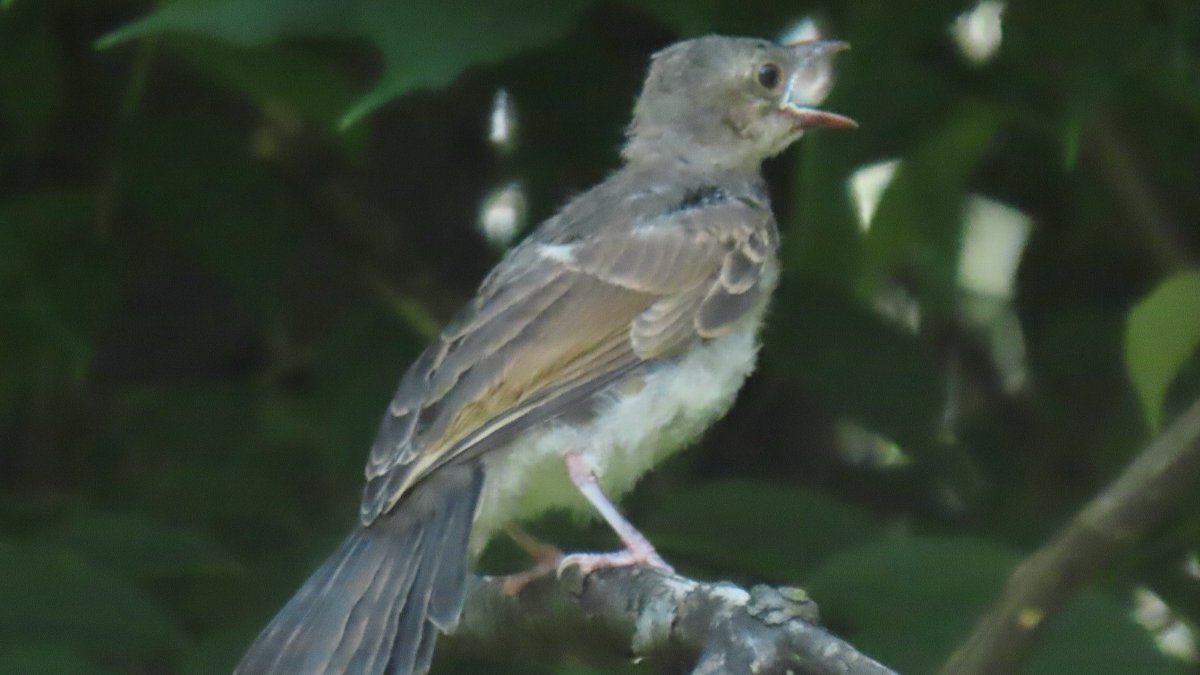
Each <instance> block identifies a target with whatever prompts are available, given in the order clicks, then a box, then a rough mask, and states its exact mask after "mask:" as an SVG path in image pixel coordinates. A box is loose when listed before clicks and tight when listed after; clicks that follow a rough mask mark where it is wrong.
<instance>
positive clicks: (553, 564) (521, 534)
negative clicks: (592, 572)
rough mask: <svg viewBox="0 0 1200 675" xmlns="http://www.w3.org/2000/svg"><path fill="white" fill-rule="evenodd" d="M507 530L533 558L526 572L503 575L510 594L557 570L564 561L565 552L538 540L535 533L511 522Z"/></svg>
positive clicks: (506, 591)
mask: <svg viewBox="0 0 1200 675" xmlns="http://www.w3.org/2000/svg"><path fill="white" fill-rule="evenodd" d="M506 530H507V531H508V536H509V537H511V538H512V540H513V541H515V542H516V543H517V546H520V547H521V548H522V549H523V550H524V551H525V552H526V553H528V554H529V557H530V558H532V559H533V566H532V567H530V568H529V569H527V570H525V571H524V572H517V573H515V574H508V575H505V576H504V577H502V580H503V584H502V586H503V589H504V592H505V593H508V594H509V595H516V594H517V593H520V592H521V589H523V588H525V587H526V586H528V585H529V584H530V583H531V582H533V581H537V580H538V579H540V578H542V577H543V576H545V575H547V574H549V573H550V572H554V571H556V570H557V569H558V566H559V565H560V564H561V563H562V559H563V554H562V551H560V550H558V548H557V547H555V546H551V545H550V544H546V543H544V542H541V541H538V540H537V539H535V538H534V536H533V535H531V534H529V533H528V532H526V531H525V530H523V529H522V528H520V527H518V526H517V525H512V524H510V525H509V526H508V527H507V528H506Z"/></svg>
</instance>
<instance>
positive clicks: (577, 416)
mask: <svg viewBox="0 0 1200 675" xmlns="http://www.w3.org/2000/svg"><path fill="white" fill-rule="evenodd" d="M845 48H846V45H845V44H844V43H840V42H833V41H813V42H803V43H797V44H791V45H782V46H780V45H775V44H772V43H770V42H766V41H763V40H755V39H747V38H731V37H717V36H710V37H702V38H698V39H693V40H688V41H685V42H680V43H677V44H675V45H673V46H670V47H668V48H666V49H664V50H662V51H660V52H659V53H657V54H655V55H654V57H653V60H652V62H651V65H650V70H649V73H648V75H647V76H646V82H645V84H644V85H643V88H642V92H641V95H640V96H639V97H638V99H637V103H636V105H635V107H634V111H633V122H632V123H631V124H630V126H629V130H628V139H627V141H626V143H625V146H624V148H623V150H622V152H621V156H622V159H623V160H624V161H623V165H622V166H621V168H620V169H619V170H617V171H616V172H615V173H614V174H612V175H611V176H610V177H609V178H608V179H607V180H605V181H604V182H602V183H600V184H599V185H597V186H596V187H594V188H592V189H591V190H589V191H587V192H585V193H583V194H582V195H580V196H578V197H576V198H575V199H573V200H571V201H570V202H569V203H568V204H567V205H566V206H565V207H563V208H562V210H561V211H559V212H558V214H557V215H555V216H554V217H552V218H550V219H549V220H547V221H545V222H543V223H542V224H541V225H540V226H539V227H538V228H537V229H536V230H535V231H534V232H533V233H532V234H531V235H530V236H529V237H527V238H526V239H525V240H524V241H523V242H522V243H521V244H520V245H518V246H517V247H516V248H514V249H512V250H511V251H510V252H509V253H508V254H507V255H506V256H505V257H504V259H503V260H502V261H501V262H500V263H499V264H498V265H497V266H496V268H495V269H494V270H493V271H492V272H491V274H489V275H488V277H487V278H486V279H485V280H484V281H483V283H482V285H481V286H480V287H479V290H478V292H477V293H476V295H475V297H474V299H473V300H471V302H470V303H469V304H468V305H467V306H466V307H465V308H464V309H463V310H462V312H461V313H460V314H459V315H458V316H457V318H456V319H455V320H454V321H453V322H451V324H450V325H449V326H447V327H446V328H445V330H443V331H442V333H441V336H440V337H439V338H438V339H437V340H436V341H435V342H434V343H433V344H431V345H430V346H429V347H428V348H427V349H426V350H425V351H424V352H423V353H422V354H421V355H420V357H419V358H418V359H417V360H416V362H415V363H414V364H413V365H412V366H411V367H410V368H409V369H408V371H407V372H406V373H405V375H404V377H403V378H402V379H401V381H400V385H399V387H398V388H397V390H396V393H395V396H394V398H393V399H392V402H391V404H390V405H389V406H388V408H387V411H386V412H385V413H384V415H383V420H382V421H381V422H380V425H379V432H378V436H377V437H376V439H375V442H374V444H373V445H372V447H371V452H370V457H369V459H368V460H367V466H366V487H365V489H364V493H363V498H362V505H361V509H360V511H359V523H358V526H357V528H356V529H355V530H354V532H352V533H351V534H350V536H349V537H347V538H346V540H345V541H344V542H343V543H342V544H341V546H340V547H339V548H338V549H337V551H336V552H335V553H334V554H333V555H332V556H331V557H330V558H329V559H328V560H327V561H326V562H325V563H324V564H323V565H322V566H321V567H320V569H318V570H317V571H316V572H315V573H314V574H313V575H312V577H311V578H309V580H308V581H307V582H305V584H304V585H303V586H302V587H301V588H300V590H299V591H298V592H297V593H296V595H295V596H294V597H293V598H292V599H291V601H289V602H288V603H287V605H286V606H284V608H283V609H282V610H280V612H279V613H278V614H277V615H276V616H275V618H274V619H273V620H272V621H271V623H270V624H269V625H268V626H267V627H266V628H265V629H264V630H263V632H262V633H261V634H260V635H259V636H258V639H257V640H256V641H255V642H254V644H253V645H252V646H251V647H250V649H249V651H248V652H247V653H246V655H245V656H244V657H243V659H242V661H241V663H240V664H239V665H238V668H237V671H236V672H237V673H239V674H241V675H251V674H255V675H257V674H263V673H279V674H288V675H309V674H318V673H320V674H334V673H338V674H341V673H352V674H355V675H358V674H363V675H368V674H369V675H375V674H379V673H388V674H391V675H412V674H422V673H425V672H427V671H428V670H429V666H430V661H431V659H432V657H433V647H434V641H435V640H436V638H437V635H438V633H439V632H444V631H449V630H451V629H453V628H454V626H455V624H456V623H457V621H458V618H459V614H460V613H461V611H462V604H463V594H464V586H465V582H466V578H467V570H468V565H469V559H470V558H471V557H472V556H473V555H474V554H476V553H478V552H479V550H480V549H481V548H482V547H483V545H484V544H485V543H486V542H487V541H488V539H489V538H490V537H491V536H492V535H493V534H495V532H496V531H497V530H498V529H499V528H501V527H503V526H505V525H506V524H508V523H510V522H512V521H515V520H522V519H527V518H531V517H533V516H536V515H538V514H540V513H542V512H544V511H546V510H548V509H552V508H567V509H588V508H593V509H595V511H596V512H598V513H599V514H600V515H601V516H603V517H604V518H605V520H607V521H608V523H609V524H610V525H611V526H612V528H613V530H614V531H615V532H616V533H617V535H618V536H619V537H620V538H621V540H622V542H623V544H624V549H623V550H620V551H617V552H614V553H600V554H577V555H572V556H567V557H566V558H564V559H563V560H562V561H561V564H562V565H579V566H580V567H581V568H583V569H584V570H585V571H588V570H593V569H597V568H600V567H606V566H617V565H629V564H648V565H654V566H659V567H666V563H665V562H663V560H662V559H661V558H660V557H659V556H658V554H657V553H656V552H655V551H654V548H653V547H652V546H651V545H650V543H649V542H648V541H647V540H646V539H645V538H644V537H643V536H642V535H641V534H640V533H638V531H637V530H636V529H634V527H633V526H632V525H631V524H630V523H629V522H628V521H626V520H625V519H624V518H623V517H622V516H621V515H620V513H619V512H618V511H617V509H616V508H615V507H614V506H613V505H612V503H611V502H610V501H609V500H608V498H607V497H606V496H605V495H606V494H608V495H618V494H621V493H624V492H626V491H627V490H628V489H629V488H631V487H632V486H633V484H634V482H635V481H636V480H637V479H638V477H639V476H641V475H642V473H644V472H645V471H647V470H648V469H649V468H651V467H652V466H654V464H656V463H657V462H659V461H660V460H662V459H663V458H664V457H666V456H667V455H668V454H670V453H671V452H673V451H675V450H677V449H679V448H680V447H682V446H683V445H685V444H686V443H687V442H688V441H690V440H692V439H694V438H695V437H696V436H697V435H698V434H699V433H700V432H702V431H703V430H704V429H705V428H706V427H707V426H708V425H709V424H711V423H712V422H713V421H714V420H715V419H717V418H718V417H720V416H721V415H722V414H723V413H724V412H725V411H726V409H727V408H728V407H729V405H730V404H731V403H732V401H733V398H734V395H735V394H736V392H737V390H738V388H739V387H740V386H741V384H742V382H743V380H745V378H746V376H747V375H748V374H749V373H750V371H751V370H752V369H753V367H754V361H755V356H756V352H757V350H758V337H757V335H758V330H759V325H760V323H761V321H762V316H763V313H764V309H765V307H766V302H767V298H768V296H769V295H770V293H771V290H772V289H773V287H774V286H775V280H776V277H777V262H776V249H777V247H778V244H779V234H778V231H777V229H776V224H775V219H774V217H773V216H772V214H771V208H770V205H769V202H768V197H767V192H766V186H765V184H764V182H763V179H762V177H761V175H760V164H761V162H762V161H763V160H764V159H766V158H768V157H771V156H772V155H775V154H778V153H779V152H781V151H783V150H784V149H785V148H787V147H788V146H789V145H790V144H791V143H793V142H794V141H796V140H797V139H798V138H800V136H801V135H802V134H803V133H804V131H805V130H806V129H809V128H811V127H843V128H845V127H853V126H855V125H854V122H853V121H852V120H850V119H849V118H846V117H843V116H841V115H837V114H834V113H831V112H827V111H823V110H818V109H816V108H815V107H814V106H815V105H816V104H818V103H820V102H821V101H822V100H823V99H824V98H825V95H826V94H827V93H828V91H829V88H830V87H831V86H832V83H833V74H832V67H831V63H830V61H831V57H832V55H833V54H834V53H836V52H838V51H841V50H843V49H845Z"/></svg>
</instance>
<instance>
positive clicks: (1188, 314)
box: [1125, 271, 1200, 429]
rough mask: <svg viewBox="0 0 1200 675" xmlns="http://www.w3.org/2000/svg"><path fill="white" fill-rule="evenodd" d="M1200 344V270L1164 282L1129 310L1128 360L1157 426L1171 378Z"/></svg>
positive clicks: (1152, 425)
mask: <svg viewBox="0 0 1200 675" xmlns="http://www.w3.org/2000/svg"><path fill="white" fill-rule="evenodd" d="M1197 347H1200V271H1198V272H1186V273H1183V274H1180V275H1178V276H1175V277H1172V278H1171V279H1168V280H1167V281H1165V282H1163V283H1162V284H1161V285H1160V286H1159V287H1158V288H1156V289H1154V291H1153V292H1152V293H1151V294H1150V295H1149V296H1147V297H1146V299H1145V300H1142V301H1141V302H1140V303H1138V305H1137V306H1136V307H1134V308H1133V311H1131V312H1130V313H1129V321H1128V323H1127V325H1126V331H1125V365H1126V367H1127V368H1128V369H1129V377H1130V378H1131V379H1132V380H1133V386H1134V388H1136V389H1137V393H1138V397H1139V398H1140V399H1141V401H1142V407H1143V408H1144V409H1145V411H1146V419H1147V420H1148V421H1149V422H1150V427H1151V428H1152V429H1157V428H1159V426H1160V425H1161V424H1162V415H1163V399H1164V398H1165V397H1166V395H1167V389H1168V387H1170V385H1171V381H1172V380H1174V379H1175V376H1176V375H1177V374H1178V372H1179V368H1180V366H1182V365H1183V364H1184V362H1186V361H1187V360H1188V358H1190V357H1191V356H1192V354H1194V353H1195V352H1196V348H1197Z"/></svg>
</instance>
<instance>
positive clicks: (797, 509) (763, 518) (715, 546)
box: [645, 480, 880, 581]
mask: <svg viewBox="0 0 1200 675" xmlns="http://www.w3.org/2000/svg"><path fill="white" fill-rule="evenodd" d="M659 497H660V498H659V499H658V500H657V501H656V506H655V508H654V510H653V514H652V515H651V516H650V518H649V520H648V522H647V523H646V526H645V530H646V532H647V533H649V534H650V535H651V536H650V539H651V540H653V541H654V542H655V543H656V544H657V545H658V546H660V547H661V548H662V549H663V550H665V551H667V552H668V553H669V554H683V555H685V556H688V557H691V558H695V559H697V560H700V561H704V562H706V563H713V564H716V565H719V566H721V567H726V568H729V569H732V570H736V571H738V572H742V573H747V574H750V575H752V576H754V577H756V578H759V579H761V578H769V579H775V580H779V581H787V580H792V581H795V580H798V579H799V578H800V575H802V574H804V573H805V572H807V571H808V570H809V569H811V568H812V566H813V565H814V564H815V563H816V562H817V561H819V560H821V559H823V558H825V557H827V556H829V555H831V554H833V553H835V552H837V551H840V550H843V549H846V548H850V547H853V546H857V545H860V544H862V543H864V542H866V541H870V540H872V539H875V538H877V537H878V536H879V534H880V529H879V526H878V525H876V524H875V522H874V521H873V519H872V518H871V517H870V516H869V515H868V514H866V513H864V512H862V511H860V510H859V509H857V508H855V507H853V506H851V505H849V504H847V503H845V502H842V501H840V500H838V499H835V498H833V497H831V496H828V495H824V494H821V493H818V492H812V491H808V490H802V489H798V488H789V487H783V486H779V485H771V484H768V483H763V482H757V481H749V480H727V481H718V482H714V483H708V484H705V485H699V486H689V487H683V488H679V489H677V490H674V491H672V492H670V493H667V494H665V495H660V496H659ZM698 513H703V514H705V515H704V517H703V518H697V517H696V514H698Z"/></svg>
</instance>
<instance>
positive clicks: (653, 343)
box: [360, 199, 778, 524]
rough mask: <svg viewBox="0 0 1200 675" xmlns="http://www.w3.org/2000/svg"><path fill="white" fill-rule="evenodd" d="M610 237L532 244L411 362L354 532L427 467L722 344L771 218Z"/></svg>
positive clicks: (751, 286) (714, 219)
mask: <svg viewBox="0 0 1200 675" xmlns="http://www.w3.org/2000/svg"><path fill="white" fill-rule="evenodd" d="M614 229H617V230H619V231H618V232H615V233H613V234H611V235H606V234H605V233H604V232H603V231H601V232H599V233H597V234H596V235H595V236H593V237H588V238H584V239H581V240H579V241H578V242H575V243H565V244H564V243H552V244H547V243H541V242H539V238H538V237H537V236H534V237H533V238H531V240H530V241H527V242H526V243H524V244H522V245H521V246H519V247H518V248H517V249H514V250H513V251H512V252H511V253H510V254H509V256H507V257H506V259H505V260H504V261H503V262H502V263H501V264H500V265H499V266H498V267H497V270H496V271H495V272H493V273H492V275H490V276H489V277H488V279H487V280H485V281H484V283H483V285H482V286H481V287H480V290H479V293H478V295H477V296H476V297H475V299H474V300H473V301H472V302H471V303H470V305H468V307H467V308H466V309H465V310H464V311H463V312H462V314H461V315H460V316H459V317H458V319H456V320H455V321H453V322H452V323H451V324H450V325H449V326H448V327H447V328H446V329H445V330H444V331H443V332H442V334H441V336H440V337H439V338H438V339H437V340H436V341H435V342H434V343H433V344H432V345H430V346H429V347H428V348H427V349H426V350H425V351H424V352H423V353H422V354H421V356H420V357H419V358H418V359H417V361H416V363H414V364H413V365H412V367H411V368H410V369H409V370H408V372H407V373H405V375H404V377H403V378H402V379H401V381H400V385H399V387H398V389H397V391H396V394H395V397H394V398H393V400H392V403H391V405H390V406H389V408H388V411H387V412H386V413H385V414H384V417H383V420H382V422H381V423H380V428H379V433H378V435H377V437H376V439H375V442H374V444H373V446H372V448H371V454H370V459H369V460H368V462H367V467H366V475H367V485H366V488H365V491H364V495H363V502H362V509H361V514H360V515H361V518H362V520H363V522H364V523H366V524H369V523H370V522H372V521H373V520H374V519H375V518H377V517H378V516H379V515H380V514H381V513H385V512H387V511H388V510H390V509H391V508H392V507H393V506H394V505H395V504H396V503H397V502H398V501H399V500H400V498H401V497H402V496H403V495H404V494H406V493H407V492H408V490H409V489H410V488H411V487H412V486H413V485H414V484H416V483H417V482H418V481H419V480H421V478H422V477H423V476H426V475H428V474H429V472H431V471H434V470H436V469H437V467H439V466H443V465H445V464H447V463H449V462H454V461H461V460H464V459H467V458H471V457H477V456H478V455H479V454H481V453H483V452H486V451H487V450H489V449H492V448H495V447H498V446H500V445H502V444H503V443H504V442H506V441H508V440H511V439H512V438H513V437H514V436H515V435H516V434H517V433H518V432H520V431H521V430H524V429H528V428H529V427H531V426H532V425H535V424H537V423H540V422H543V421H545V420H548V419H551V418H552V417H554V416H556V415H558V414H560V413H561V412H562V411H563V410H565V409H567V408H568V407H570V406H571V405H572V404H574V403H577V402H580V401H582V400H584V399H586V398H587V397H589V396H591V395H592V394H594V393H596V392H597V391H599V390H601V389H603V388H604V387H605V386H606V385H608V384H610V383H612V382H614V381H616V380H618V379H620V378H621V377H622V376H623V375H625V374H627V373H629V372H631V371H632V370H634V369H635V368H637V367H638V366H639V365H641V364H643V363H646V362H647V361H652V360H654V359H661V358H667V357H670V356H673V355H675V354H677V353H678V352H679V351H681V350H682V349H684V348H686V347H687V346H688V345H690V344H692V343H693V342H694V341H696V340H697V339H708V338H712V337H716V336H719V335H721V334H722V333H724V332H726V331H728V330H730V329H731V328H732V326H733V325H734V324H735V323H736V322H737V320H738V319H739V318H740V317H741V316H743V315H744V314H745V312H746V311H747V310H748V309H749V308H750V307H751V306H753V304H754V302H755V299H756V298H757V297H758V295H759V292H760V285H759V283H758V280H759V276H760V275H761V273H762V270H763V265H764V263H765V262H766V261H767V260H768V259H770V258H771V257H772V256H773V254H774V251H775V248H776V247H777V244H778V242H777V235H776V233H775V225H774V222H773V220H772V219H771V215H770V211H769V209H767V208H766V207H765V206H764V205H762V204H759V203H757V202H754V201H750V200H741V199H728V200H724V201H722V202H719V203H716V204H707V205H704V206H702V207H698V208H689V209H684V210H677V211H672V212H670V213H666V214H664V215H662V216H660V217H658V218H655V219H651V220H648V221H646V222H643V223H637V224H631V225H630V226H628V227H621V228H614Z"/></svg>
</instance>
